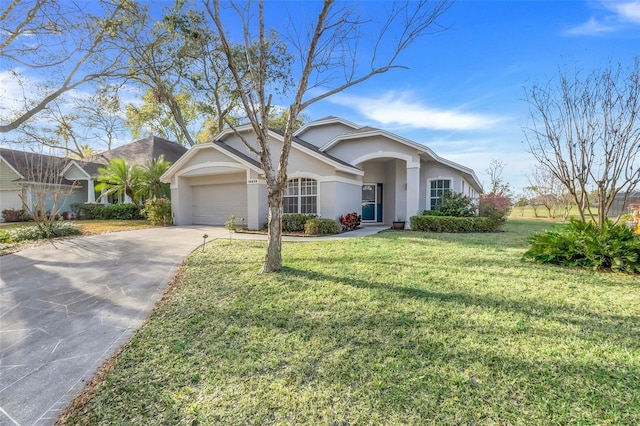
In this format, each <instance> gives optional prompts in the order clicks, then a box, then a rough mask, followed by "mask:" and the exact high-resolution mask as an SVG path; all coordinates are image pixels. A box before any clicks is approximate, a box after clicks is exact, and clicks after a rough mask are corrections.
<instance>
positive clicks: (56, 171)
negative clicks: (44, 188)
mask: <svg viewBox="0 0 640 426" xmlns="http://www.w3.org/2000/svg"><path fill="white" fill-rule="evenodd" d="M0 156H2V158H4V160H5V161H6V162H7V163H9V165H10V166H11V167H12V168H13V169H14V170H15V171H17V172H18V173H20V174H21V175H22V177H23V179H20V180H22V181H25V182H41V183H70V182H69V181H68V180H66V179H61V178H60V172H61V171H62V169H64V168H65V166H66V165H67V164H68V163H69V161H71V159H69V158H63V157H56V156H53V155H46V154H40V153H37V152H30V151H18V150H14V149H9V148H0Z"/></svg>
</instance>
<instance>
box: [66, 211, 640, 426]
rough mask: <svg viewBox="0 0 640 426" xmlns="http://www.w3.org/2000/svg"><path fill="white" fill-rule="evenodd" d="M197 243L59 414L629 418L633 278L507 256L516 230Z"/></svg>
mask: <svg viewBox="0 0 640 426" xmlns="http://www.w3.org/2000/svg"><path fill="white" fill-rule="evenodd" d="M548 226H549V224H548V223H544V222H542V221H526V220H512V221H510V222H509V223H508V224H507V225H506V227H505V229H506V232H504V233H495V234H458V235H452V234H424V233H414V232H384V233H381V234H379V235H377V236H373V237H367V238H356V239H346V240H326V241H321V242H303V243H285V244H284V246H283V256H284V259H285V266H286V267H285V270H284V272H282V273H280V274H268V275H258V274H257V272H258V270H259V268H260V262H261V259H262V257H263V255H264V247H265V246H264V243H262V242H251V241H239V240H234V241H232V242H229V241H228V240H217V241H213V242H211V243H209V244H207V247H206V250H205V251H204V252H202V251H201V250H196V251H195V252H194V253H193V254H192V255H191V256H190V257H189V258H188V260H187V262H186V269H185V271H184V274H183V275H182V277H181V278H180V280H179V281H178V283H177V284H176V286H175V287H174V288H173V290H172V291H171V292H170V293H168V294H167V296H166V297H165V298H164V299H163V300H162V301H161V302H160V303H159V305H158V306H157V308H156V310H155V312H154V313H153V314H152V316H151V318H150V319H149V321H148V322H147V323H146V324H145V325H144V326H143V327H142V328H141V329H140V330H139V331H138V332H137V334H136V335H135V336H134V337H133V339H132V340H131V341H130V342H129V343H128V344H127V345H126V346H125V347H124V348H123V350H122V352H121V353H120V355H119V356H118V358H117V361H116V362H115V366H114V367H113V369H112V370H111V371H110V372H109V373H107V374H106V378H105V380H104V381H103V382H102V384H101V385H99V386H98V388H97V389H96V394H95V396H94V397H93V398H92V399H91V400H89V401H88V402H87V403H86V404H85V405H84V406H82V407H80V408H79V410H78V411H76V412H75V413H73V414H72V416H71V417H70V419H69V420H68V423H69V424H87V425H95V424H105V425H106V424H136V425H148V424H172V425H173V424H185V425H186V424H189V425H192V424H223V425H248V424H291V425H297V424H323V425H396V424H410V425H424V424H465V425H467V424H510V425H512V424H515V425H518V424H522V425H535V424H544V425H547V424H584V425H592V424H593V425H595V424H597V425H602V424H612V425H637V424H640V279H639V278H638V276H637V275H636V276H630V275H621V274H610V273H595V272H592V271H583V270H573V269H563V268H558V267H552V266H543V265H537V264H533V263H530V262H526V261H522V260H521V257H522V253H523V252H524V250H525V248H526V246H527V244H526V242H525V238H526V235H528V234H529V233H531V232H533V231H535V230H542V229H543V228H545V227H548Z"/></svg>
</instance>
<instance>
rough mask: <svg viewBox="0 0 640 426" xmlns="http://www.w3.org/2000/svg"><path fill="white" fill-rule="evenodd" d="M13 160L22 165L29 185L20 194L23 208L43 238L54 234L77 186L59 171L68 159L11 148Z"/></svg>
mask: <svg viewBox="0 0 640 426" xmlns="http://www.w3.org/2000/svg"><path fill="white" fill-rule="evenodd" d="M6 155H13V156H14V160H15V161H16V162H18V163H21V164H22V165H23V167H22V168H21V169H22V173H23V175H24V180H25V181H26V182H28V186H27V187H25V188H24V189H23V191H22V192H21V194H20V198H21V199H22V208H23V210H24V211H25V212H26V213H27V214H28V215H29V216H30V217H31V219H32V220H33V221H34V222H35V224H36V226H37V227H38V229H39V232H40V234H41V235H42V236H44V237H49V236H55V235H56V232H55V228H56V220H57V219H58V218H59V217H60V214H61V213H62V211H61V208H62V206H63V205H64V204H65V202H66V200H67V199H68V198H69V196H70V195H71V193H72V192H73V191H74V189H76V188H77V187H78V184H77V183H76V182H72V181H67V180H66V179H65V178H64V177H63V176H62V175H61V174H60V172H61V171H62V170H63V169H64V167H65V165H66V164H67V163H68V161H69V160H68V159H65V158H60V157H56V156H52V155H45V154H41V153H35V152H23V151H11V152H10V153H9V154H6Z"/></svg>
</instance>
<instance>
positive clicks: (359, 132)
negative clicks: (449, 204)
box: [319, 126, 482, 188]
mask: <svg viewBox="0 0 640 426" xmlns="http://www.w3.org/2000/svg"><path fill="white" fill-rule="evenodd" d="M373 136H381V137H384V138H386V139H388V140H391V141H394V142H397V143H399V144H402V145H404V146H408V147H410V148H412V149H415V150H416V151H417V152H418V153H419V154H421V155H422V156H426V157H428V158H429V159H430V160H433V161H436V162H438V163H441V164H444V165H446V166H449V167H451V168H453V169H455V170H458V171H459V172H462V173H463V174H466V175H468V177H469V178H470V179H472V180H473V182H474V183H475V184H476V185H477V187H478V188H482V185H481V184H480V181H479V180H478V177H477V176H476V174H475V172H474V171H473V169H470V168H468V167H465V166H463V165H461V164H458V163H455V162H453V161H451V160H447V159H446V158H442V157H440V156H439V155H437V154H436V153H435V152H433V150H431V148H429V147H428V146H426V145H422V144H419V143H417V142H414V141H412V140H409V139H407V138H404V137H402V136H399V135H396V134H394V133H391V132H388V131H386V130H382V129H377V128H375V127H369V126H367V127H361V128H359V129H356V130H354V131H353V132H349V133H345V134H342V135H338V136H336V137H335V138H333V139H332V140H331V141H329V142H328V143H327V144H325V145H324V146H322V147H320V148H319V149H320V151H328V150H330V149H331V148H333V147H335V146H336V145H338V144H340V143H341V142H343V141H349V140H357V139H365V138H369V137H373Z"/></svg>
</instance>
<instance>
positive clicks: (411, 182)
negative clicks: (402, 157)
mask: <svg viewBox="0 0 640 426" xmlns="http://www.w3.org/2000/svg"><path fill="white" fill-rule="evenodd" d="M419 202H420V162H411V163H410V162H407V219H406V223H405V226H406V227H408V228H411V216H415V215H417V214H418V205H419Z"/></svg>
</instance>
